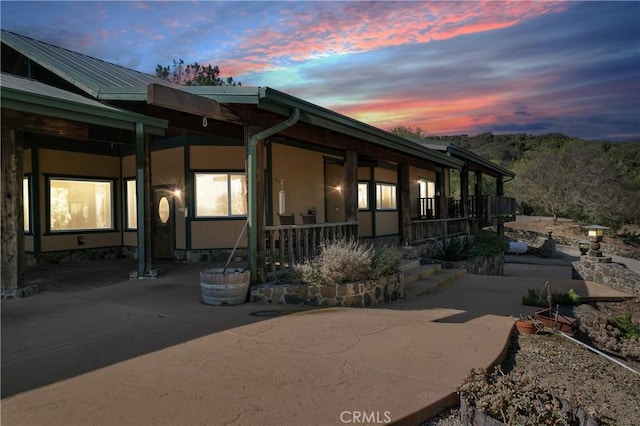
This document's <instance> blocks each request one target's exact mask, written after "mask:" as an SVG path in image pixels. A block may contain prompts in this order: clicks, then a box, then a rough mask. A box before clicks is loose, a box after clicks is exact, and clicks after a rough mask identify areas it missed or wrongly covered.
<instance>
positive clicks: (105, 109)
mask: <svg viewBox="0 0 640 426" xmlns="http://www.w3.org/2000/svg"><path fill="white" fill-rule="evenodd" d="M0 98H1V99H2V108H7V109H12V110H16V111H23V112H29V113H33V114H42V115H46V116H49V117H57V118H63V119H68V120H75V121H80V122H83V123H90V124H96V125H101V126H107V127H114V128H118V129H125V130H132V131H133V130H135V126H136V123H142V124H144V125H145V126H144V127H145V131H146V132H147V133H151V134H157V135H164V129H166V128H167V121H166V120H161V119H159V118H155V117H148V116H145V115H142V114H138V113H135V112H131V111H126V110H123V109H120V108H115V107H112V106H109V105H104V104H102V103H100V102H98V101H95V100H93V99H89V98H86V97H84V96H81V95H78V94H76V93H71V92H68V91H66V90H62V89H58V88H57V87H53V86H49V85H47V84H44V83H40V82H38V81H35V80H30V79H27V78H23V77H18V76H15V75H11V74H5V73H1V74H0Z"/></svg>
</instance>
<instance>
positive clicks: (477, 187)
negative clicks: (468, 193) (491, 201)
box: [473, 172, 487, 219]
mask: <svg viewBox="0 0 640 426" xmlns="http://www.w3.org/2000/svg"><path fill="white" fill-rule="evenodd" d="M475 175H476V176H475V178H476V179H475V183H474V187H473V194H474V195H475V198H476V214H477V215H478V217H480V218H481V219H485V216H486V213H487V212H486V209H485V205H484V200H483V199H482V172H475Z"/></svg>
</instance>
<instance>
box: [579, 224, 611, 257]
mask: <svg viewBox="0 0 640 426" xmlns="http://www.w3.org/2000/svg"><path fill="white" fill-rule="evenodd" d="M585 228H586V229H587V235H588V236H589V241H591V246H590V247H589V251H588V252H587V255H588V256H595V257H600V256H602V252H601V251H600V242H601V241H602V237H603V235H604V231H605V230H607V229H609V227H607V226H602V225H589V226H585Z"/></svg>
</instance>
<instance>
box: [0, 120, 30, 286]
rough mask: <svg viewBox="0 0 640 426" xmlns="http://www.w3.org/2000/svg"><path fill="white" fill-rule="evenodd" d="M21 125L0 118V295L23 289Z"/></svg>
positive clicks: (17, 121)
mask: <svg viewBox="0 0 640 426" xmlns="http://www.w3.org/2000/svg"><path fill="white" fill-rule="evenodd" d="M21 126H22V123H21V122H20V120H18V119H13V118H8V117H6V116H5V115H4V114H3V117H2V153H1V154H2V203H1V208H2V221H1V222H2V229H1V232H2V245H1V247H0V249H1V253H0V257H1V258H2V261H1V266H0V267H1V268H2V269H1V271H2V274H0V275H2V292H3V293H7V294H8V293H10V292H13V293H14V294H15V292H16V290H19V289H22V288H23V287H24V268H25V264H24V212H23V209H22V207H23V205H22V175H23V157H22V147H23V145H22V130H21Z"/></svg>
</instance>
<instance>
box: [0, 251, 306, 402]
mask: <svg viewBox="0 0 640 426" xmlns="http://www.w3.org/2000/svg"><path fill="white" fill-rule="evenodd" d="M154 266H155V265H154ZM212 266H214V265H210V264H173V263H172V264H166V265H161V275H160V277H159V278H157V279H146V280H128V274H129V272H131V271H133V270H135V263H132V262H131V261H128V260H109V261H92V262H86V263H82V264H69V265H55V266H48V267H40V268H33V269H31V270H29V271H27V277H26V281H27V284H38V285H39V287H40V289H41V292H40V293H39V294H37V295H35V296H32V297H28V298H24V299H9V300H3V301H2V313H1V316H2V371H1V374H2V398H5V397H8V396H11V395H15V394H17V393H20V392H24V391H28V390H31V389H35V388H38V387H41V386H45V385H48V384H51V383H55V382H58V381H61V380H64V379H67V378H70V377H74V376H77V375H80V374H83V373H87V372H90V371H92V370H96V369H99V368H102V367H106V366H108V365H112V364H115V363H118V362H121V361H124V360H127V359H130V358H134V357H138V356H141V355H144V354H147V353H150V352H153V351H158V350H160V349H163V348H166V347H169V346H174V345H179V344H181V343H184V342H187V341H189V340H193V339H197V338H200V337H203V336H206V335H209V334H212V333H219V332H224V331H225V330H229V329H232V328H235V327H241V326H243V325H247V324H251V323H255V322H259V321H264V320H268V319H270V318H272V317H274V316H281V315H286V314H288V313H294V312H299V311H301V310H307V309H310V308H309V307H296V306H288V305H281V306H276V305H256V304H243V305H238V306H210V305H205V304H203V303H201V294H200V283H199V271H200V270H202V269H206V268H210V267H212Z"/></svg>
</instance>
